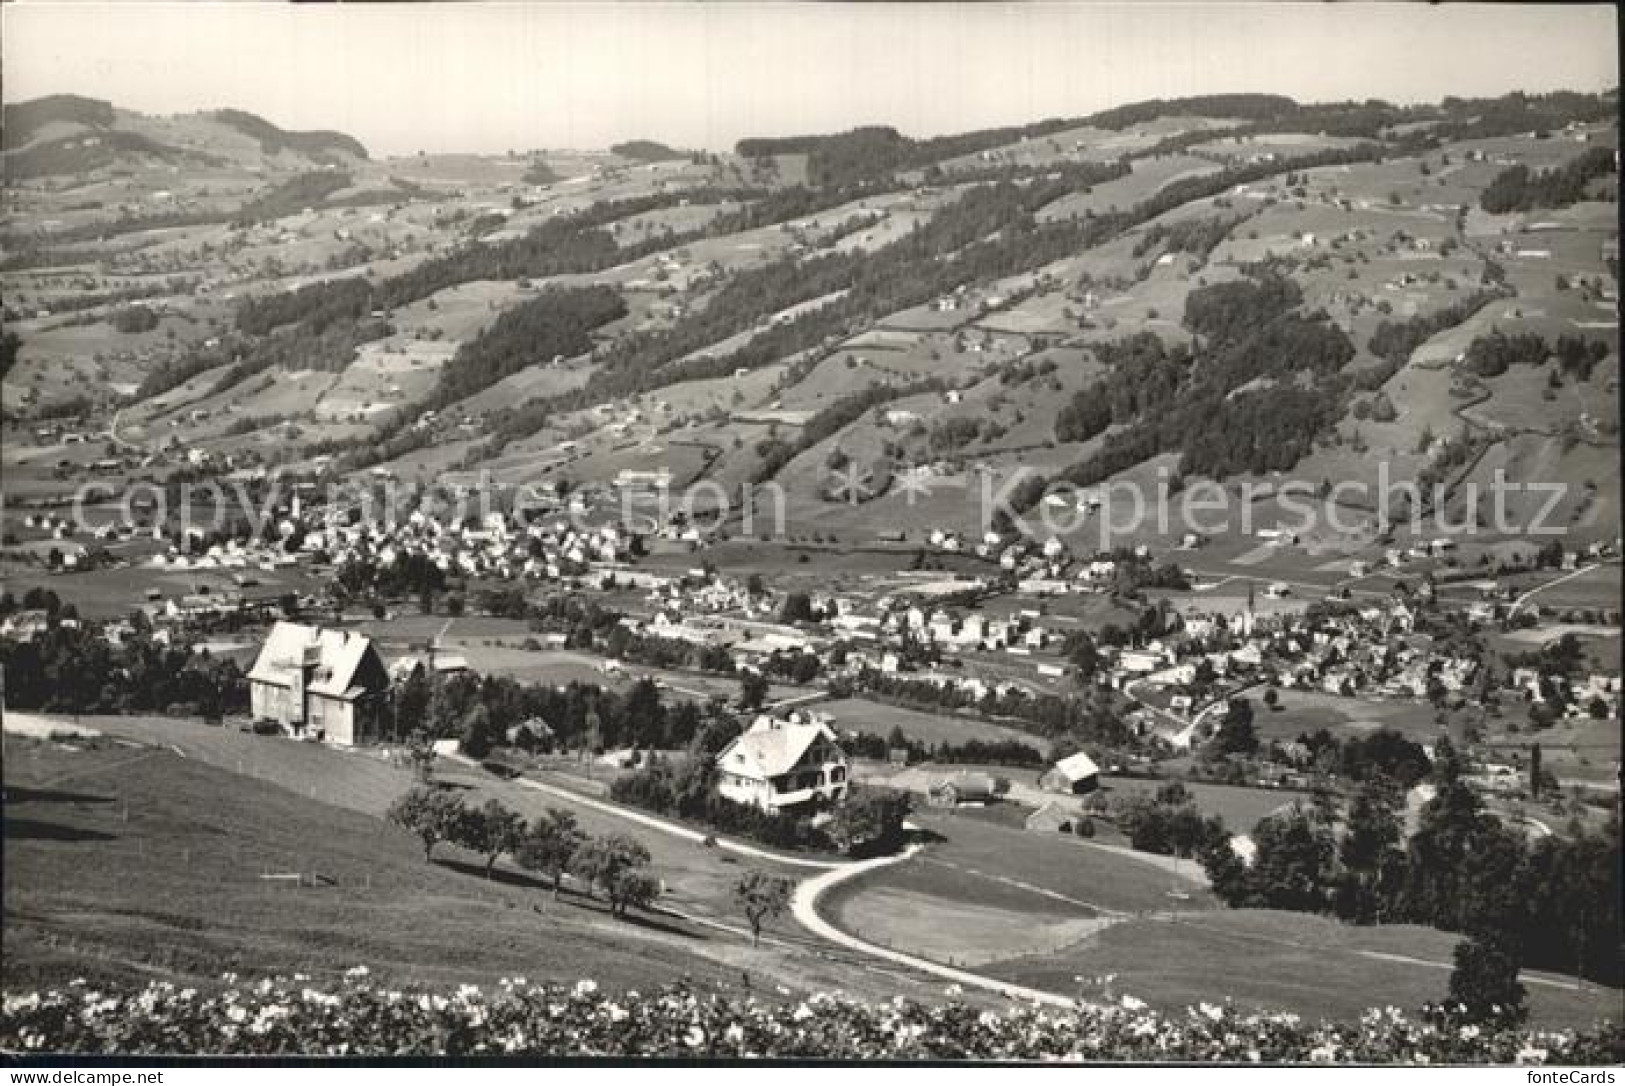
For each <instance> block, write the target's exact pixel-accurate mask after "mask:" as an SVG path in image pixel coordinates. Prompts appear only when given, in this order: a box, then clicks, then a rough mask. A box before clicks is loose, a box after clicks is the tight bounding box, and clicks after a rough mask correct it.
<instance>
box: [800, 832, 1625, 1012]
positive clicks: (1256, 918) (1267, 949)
mask: <svg viewBox="0 0 1625 1086" xmlns="http://www.w3.org/2000/svg"><path fill="white" fill-rule="evenodd" d="M914 821H915V822H917V823H919V824H920V825H921V826H922V827H924V828H925V829H927V830H929V831H932V832H934V833H936V834H939V835H940V836H941V837H942V838H943V840H941V841H939V842H938V843H936V844H933V845H931V846H929V847H928V849H927V851H926V852H925V853H924V854H923V855H922V856H920V857H918V858H916V859H914V860H912V861H909V862H908V863H905V864H903V865H901V866H899V867H895V868H890V869H887V870H884V871H882V872H879V873H876V874H875V875H872V876H866V877H864V878H863V879H860V880H855V881H854V883H849V884H847V886H845V887H843V888H841V889H840V890H838V891H836V893H834V894H832V895H831V897H830V898H829V899H828V901H827V902H826V903H825V905H824V909H825V913H826V915H827V916H829V917H830V918H831V919H833V920H835V921H836V922H837V923H839V924H840V925H841V926H842V927H843V928H844V929H846V930H848V931H853V932H855V933H859V934H861V935H862V936H863V937H864V938H867V939H872V940H874V941H877V942H884V943H886V944H888V945H890V946H893V947H895V948H897V949H900V950H908V951H911V952H916V953H919V954H921V955H923V956H926V957H931V958H935V959H937V960H940V961H944V962H949V961H953V962H960V963H962V964H966V965H973V966H974V967H975V968H977V969H978V970H979V971H981V972H984V973H986V974H988V975H990V976H996V977H999V978H1001V979H1004V980H1010V981H1014V982H1017V983H1021V984H1026V985H1030V986H1034V987H1038V988H1042V989H1045V990H1047V991H1053V992H1058V993H1063V994H1079V995H1083V996H1084V997H1085V998H1088V997H1091V996H1092V997H1096V998H1098V997H1099V996H1100V994H1101V987H1100V985H1099V984H1098V983H1095V978H1100V977H1103V976H1106V975H1108V974H1110V975H1115V980H1114V982H1113V983H1112V985H1111V987H1112V990H1113V991H1115V992H1116V993H1118V994H1130V995H1134V996H1136V997H1138V998H1140V999H1143V1000H1146V1001H1147V1002H1149V1003H1151V1004H1152V1005H1154V1006H1157V1007H1160V1008H1162V1009H1165V1010H1170V1011H1177V1010H1179V1009H1181V1008H1184V1007H1186V1006H1192V1005H1194V1004H1196V1003H1198V1002H1201V1001H1204V1000H1206V1001H1209V1002H1213V1001H1215V993H1221V992H1222V993H1224V994H1225V995H1226V996H1228V997H1229V998H1230V999H1232V1000H1233V1001H1234V1002H1235V1003H1236V1004H1237V1005H1238V1006H1239V1007H1241V1008H1264V1007H1274V1008H1281V1007H1286V1008H1290V1009H1292V1010H1293V1011H1295V1012H1296V1013H1298V1014H1301V1015H1303V1016H1304V1017H1306V1018H1310V1019H1318V1018H1323V1017H1338V1018H1343V1019H1354V1018H1357V1017H1358V1016H1359V1014H1360V1013H1361V1012H1362V1011H1363V1010H1364V1009H1366V1008H1367V1007H1370V1006H1372V1005H1373V1004H1377V1005H1390V1004H1391V1005H1395V1006H1399V1007H1402V1008H1415V1007H1418V1006H1420V1005H1421V1004H1422V1003H1424V1002H1427V1001H1429V1000H1436V999H1439V998H1441V997H1442V996H1443V995H1444V992H1445V986H1446V982H1447V978H1448V976H1449V970H1450V964H1449V963H1450V960H1451V959H1450V956H1451V953H1452V950H1453V948H1454V946H1455V943H1456V940H1457V938H1458V937H1457V936H1455V935H1451V934H1448V933H1445V932H1438V931H1433V930H1431V929H1427V928H1417V927H1404V926H1393V927H1379V928H1356V927H1349V926H1345V925H1341V924H1338V923H1336V922H1335V921H1331V920H1328V919H1325V918H1322V917H1316V916H1309V915H1304V914H1299V913H1277V912H1265V911H1258V910H1227V909H1224V908H1221V907H1217V905H1216V903H1215V902H1213V901H1212V899H1211V898H1210V897H1209V896H1208V895H1207V894H1206V892H1205V891H1203V890H1201V889H1200V888H1199V887H1198V886H1197V885H1196V884H1194V883H1192V882H1191V881H1190V874H1191V873H1192V870H1193V867H1194V865H1193V864H1192V863H1191V862H1190V861H1186V862H1185V863H1184V864H1183V867H1184V869H1185V872H1186V874H1185V877H1180V876H1179V875H1177V874H1172V873H1170V872H1168V871H1165V870H1163V869H1162V868H1159V867H1157V866H1153V865H1152V864H1150V863H1147V862H1144V861H1143V860H1142V859H1140V858H1136V857H1132V856H1130V855H1125V854H1123V853H1121V852H1117V851H1112V850H1108V849H1105V848H1102V847H1098V846H1092V845H1090V844H1087V843H1085V842H1082V841H1078V840H1076V839H1072V838H1067V837H1064V836H1062V835H1059V834H1057V835H1044V836H1039V835H1037V834H1034V833H1030V832H1027V831H1025V830H1021V829H1015V828H1010V827H1006V826H1001V825H997V824H993V823H990V822H988V821H985V820H982V819H979V818H974V817H965V816H964V815H956V814H947V813H943V812H938V811H924V812H918V813H916V815H915V816H914ZM1524 980H1525V983H1526V984H1527V985H1528V988H1529V995H1530V1005H1531V1007H1532V1010H1533V1017H1534V1020H1535V1021H1536V1022H1537V1023H1540V1024H1543V1025H1547V1026H1575V1025H1582V1024H1589V1023H1590V1022H1592V1021H1594V1020H1596V1019H1599V1018H1602V1017H1605V1016H1609V1015H1613V1016H1616V1017H1617V1013H1618V1005H1619V998H1620V993H1619V992H1617V991H1613V990H1608V989H1602V990H1599V989H1597V988H1595V987H1594V986H1590V985H1588V986H1587V988H1586V989H1585V990H1576V989H1575V988H1574V987H1573V984H1572V982H1570V981H1567V980H1563V979H1553V978H1548V977H1544V976H1530V975H1528V974H1526V975H1525V977H1524Z"/></svg>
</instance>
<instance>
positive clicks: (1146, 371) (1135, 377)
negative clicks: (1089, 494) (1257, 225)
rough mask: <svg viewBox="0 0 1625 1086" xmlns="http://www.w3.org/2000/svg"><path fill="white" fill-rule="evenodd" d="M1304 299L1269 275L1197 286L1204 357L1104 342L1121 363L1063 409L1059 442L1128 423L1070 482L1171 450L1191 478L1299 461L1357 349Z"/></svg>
mask: <svg viewBox="0 0 1625 1086" xmlns="http://www.w3.org/2000/svg"><path fill="white" fill-rule="evenodd" d="M1301 300H1302V294H1301V292H1300V291H1299V290H1298V287H1297V286H1296V284H1294V283H1292V282H1291V281H1290V280H1287V279H1284V278H1281V277H1279V276H1276V275H1274V274H1273V273H1269V272H1263V273H1257V274H1255V275H1254V276H1253V277H1250V278H1246V279H1238V280H1235V281H1233V282H1227V283H1218V284H1214V285H1212V286H1207V287H1201V288H1198V289H1197V290H1194V291H1192V292H1191V294H1190V296H1189V298H1188V299H1187V300H1186V305H1185V326H1186V327H1187V328H1188V329H1189V330H1190V331H1191V332H1192V333H1193V334H1194V335H1195V336H1197V340H1196V346H1195V349H1194V353H1195V355H1196V356H1199V357H1201V358H1202V359H1203V364H1202V365H1201V366H1192V365H1191V359H1192V352H1190V351H1187V350H1186V349H1185V348H1182V347H1178V348H1168V347H1166V346H1165V345H1164V344H1163V343H1162V341H1161V340H1160V339H1158V338H1157V337H1156V336H1155V335H1154V334H1151V333H1140V334H1139V335H1137V336H1134V337H1132V338H1130V339H1128V340H1124V341H1121V342H1119V343H1116V344H1108V345H1103V346H1101V347H1099V348H1097V349H1096V353H1097V356H1098V357H1099V358H1100V359H1101V361H1103V362H1105V363H1106V364H1107V365H1108V366H1109V367H1110V372H1109V373H1108V374H1107V376H1106V377H1104V378H1102V379H1100V380H1098V381H1096V382H1095V383H1094V384H1092V385H1090V386H1089V387H1087V388H1084V389H1082V390H1080V391H1079V392H1078V393H1077V394H1076V395H1075V396H1074V397H1073V398H1072V401H1071V402H1070V403H1068V404H1067V406H1066V407H1064V408H1063V409H1062V410H1061V412H1060V414H1059V415H1058V416H1057V417H1056V422H1055V436H1056V440H1057V441H1087V440H1089V439H1090V438H1093V437H1095V436H1097V435H1099V434H1101V433H1104V432H1105V431H1106V429H1107V428H1108V427H1110V426H1113V425H1119V426H1123V427H1125V428H1124V429H1122V430H1119V431H1117V432H1115V433H1113V434H1112V435H1111V436H1110V437H1109V438H1108V439H1107V441H1106V444H1105V447H1104V448H1102V449H1101V450H1100V451H1099V452H1097V453H1095V454H1094V455H1093V456H1091V457H1089V458H1088V459H1086V460H1084V461H1082V462H1081V463H1079V464H1076V465H1074V466H1073V467H1071V468H1069V469H1067V470H1066V471H1065V472H1064V473H1063V477H1064V478H1065V479H1066V481H1068V482H1070V483H1073V484H1074V485H1077V486H1094V485H1096V484H1098V483H1100V482H1103V481H1104V480H1106V479H1108V478H1110V477H1111V476H1112V475H1115V474H1116V473H1117V472H1120V471H1123V470H1125V469H1126V468H1129V467H1132V466H1133V465H1135V464H1138V463H1140V462H1142V461H1144V460H1146V459H1148V458H1150V457H1152V456H1156V455H1158V454H1160V453H1172V452H1177V453H1179V454H1180V463H1179V471H1180V474H1181V475H1182V476H1183V475H1204V476H1207V477H1209V478H1214V479H1222V478H1224V477H1225V476H1228V475H1233V474H1242V473H1257V472H1266V471H1285V470H1287V469H1289V468H1291V467H1292V466H1293V465H1294V464H1296V463H1297V462H1298V460H1299V459H1301V458H1302V457H1303V456H1304V455H1305V454H1307V453H1308V452H1309V451H1310V449H1311V448H1312V446H1313V442H1314V439H1315V437H1316V435H1318V434H1319V433H1321V432H1323V431H1324V430H1325V429H1326V428H1327V427H1329V426H1330V425H1332V424H1333V423H1334V422H1336V420H1337V419H1338V418H1339V417H1340V415H1341V410H1342V409H1341V402H1342V393H1343V386H1344V384H1345V381H1344V380H1343V378H1342V377H1341V371H1342V369H1343V367H1344V366H1345V365H1346V364H1347V363H1348V362H1349V361H1350V360H1351V359H1353V357H1354V345H1353V344H1352V343H1350V342H1349V339H1348V336H1347V335H1345V334H1344V333H1343V331H1342V329H1340V328H1339V327H1337V326H1336V325H1335V324H1333V323H1332V322H1331V321H1329V320H1326V319H1324V314H1311V315H1309V316H1302V315H1299V314H1298V313H1295V312H1292V310H1294V309H1295V308H1296V307H1297V306H1298V304H1299V303H1300V302H1301ZM1040 492H1041V491H1039V490H1038V489H1034V491H1033V494H1032V498H1033V499H1034V500H1036V497H1037V495H1038V494H1039V493H1040Z"/></svg>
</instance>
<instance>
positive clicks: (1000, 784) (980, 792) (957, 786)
mask: <svg viewBox="0 0 1625 1086" xmlns="http://www.w3.org/2000/svg"><path fill="white" fill-rule="evenodd" d="M1009 787H1010V782H1009V781H1001V780H999V779H998V778H996V777H991V776H989V775H988V774H986V773H955V774H954V775H953V776H951V777H944V778H942V779H941V780H940V781H937V782H936V783H935V784H933V785H931V787H930V788H928V789H927V790H926V798H927V799H928V800H929V802H930V803H931V805H932V806H933V807H958V806H959V805H960V804H962V803H992V802H993V801H994V800H996V799H998V798H999V797H1000V796H1001V795H1003V794H1004V793H1005V792H1006V791H1008V790H1009Z"/></svg>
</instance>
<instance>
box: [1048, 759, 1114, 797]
mask: <svg viewBox="0 0 1625 1086" xmlns="http://www.w3.org/2000/svg"><path fill="white" fill-rule="evenodd" d="M1038 786H1039V787H1040V788H1042V789H1044V790H1045V791H1046V792H1066V793H1068V794H1070V795H1074V796H1086V795H1088V794H1089V793H1090V792H1093V791H1094V790H1095V789H1097V788H1099V787H1100V767H1099V766H1097V765H1096V764H1095V762H1094V759H1092V758H1090V757H1089V756H1088V755H1087V754H1085V753H1083V752H1082V751H1079V752H1078V753H1076V754H1074V755H1072V757H1070V758H1062V759H1061V760H1060V761H1059V762H1056V763H1055V764H1054V765H1053V766H1051V767H1050V768H1049V769H1048V770H1046V771H1045V773H1044V775H1043V776H1042V777H1039V778H1038Z"/></svg>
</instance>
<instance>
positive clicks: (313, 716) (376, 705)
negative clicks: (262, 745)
mask: <svg viewBox="0 0 1625 1086" xmlns="http://www.w3.org/2000/svg"><path fill="white" fill-rule="evenodd" d="M248 683H249V704H250V708H251V711H252V713H253V716H254V719H255V720H265V721H271V722H274V723H276V724H278V725H280V726H281V727H282V728H283V729H284V730H285V731H287V732H288V733H290V734H293V735H299V736H305V735H311V736H314V737H316V738H319V739H323V740H326V741H327V742H330V743H338V744H341V745H344V746H353V745H355V744H357V743H361V742H365V741H366V740H367V739H369V738H371V737H373V736H376V735H377V734H378V733H379V731H380V725H381V723H382V720H383V716H384V714H385V713H386V712H387V708H386V700H387V696H388V692H389V687H390V682H389V672H388V671H387V670H386V669H385V668H384V661H383V659H382V658H381V657H380V656H379V655H378V650H377V648H376V647H375V646H374V645H373V643H372V640H371V639H370V638H367V637H363V636H362V635H360V634H357V633H351V632H350V631H348V630H324V629H320V628H318V627H315V626H304V625H300V624H298V623H294V622H278V623H277V624H276V625H275V626H273V627H271V632H270V634H269V635H268V636H267V637H266V639H265V644H264V646H263V647H262V648H261V649H260V653H259V657H258V658H257V659H256V660H255V661H254V667H253V669H252V670H251V671H249V673H248Z"/></svg>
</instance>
